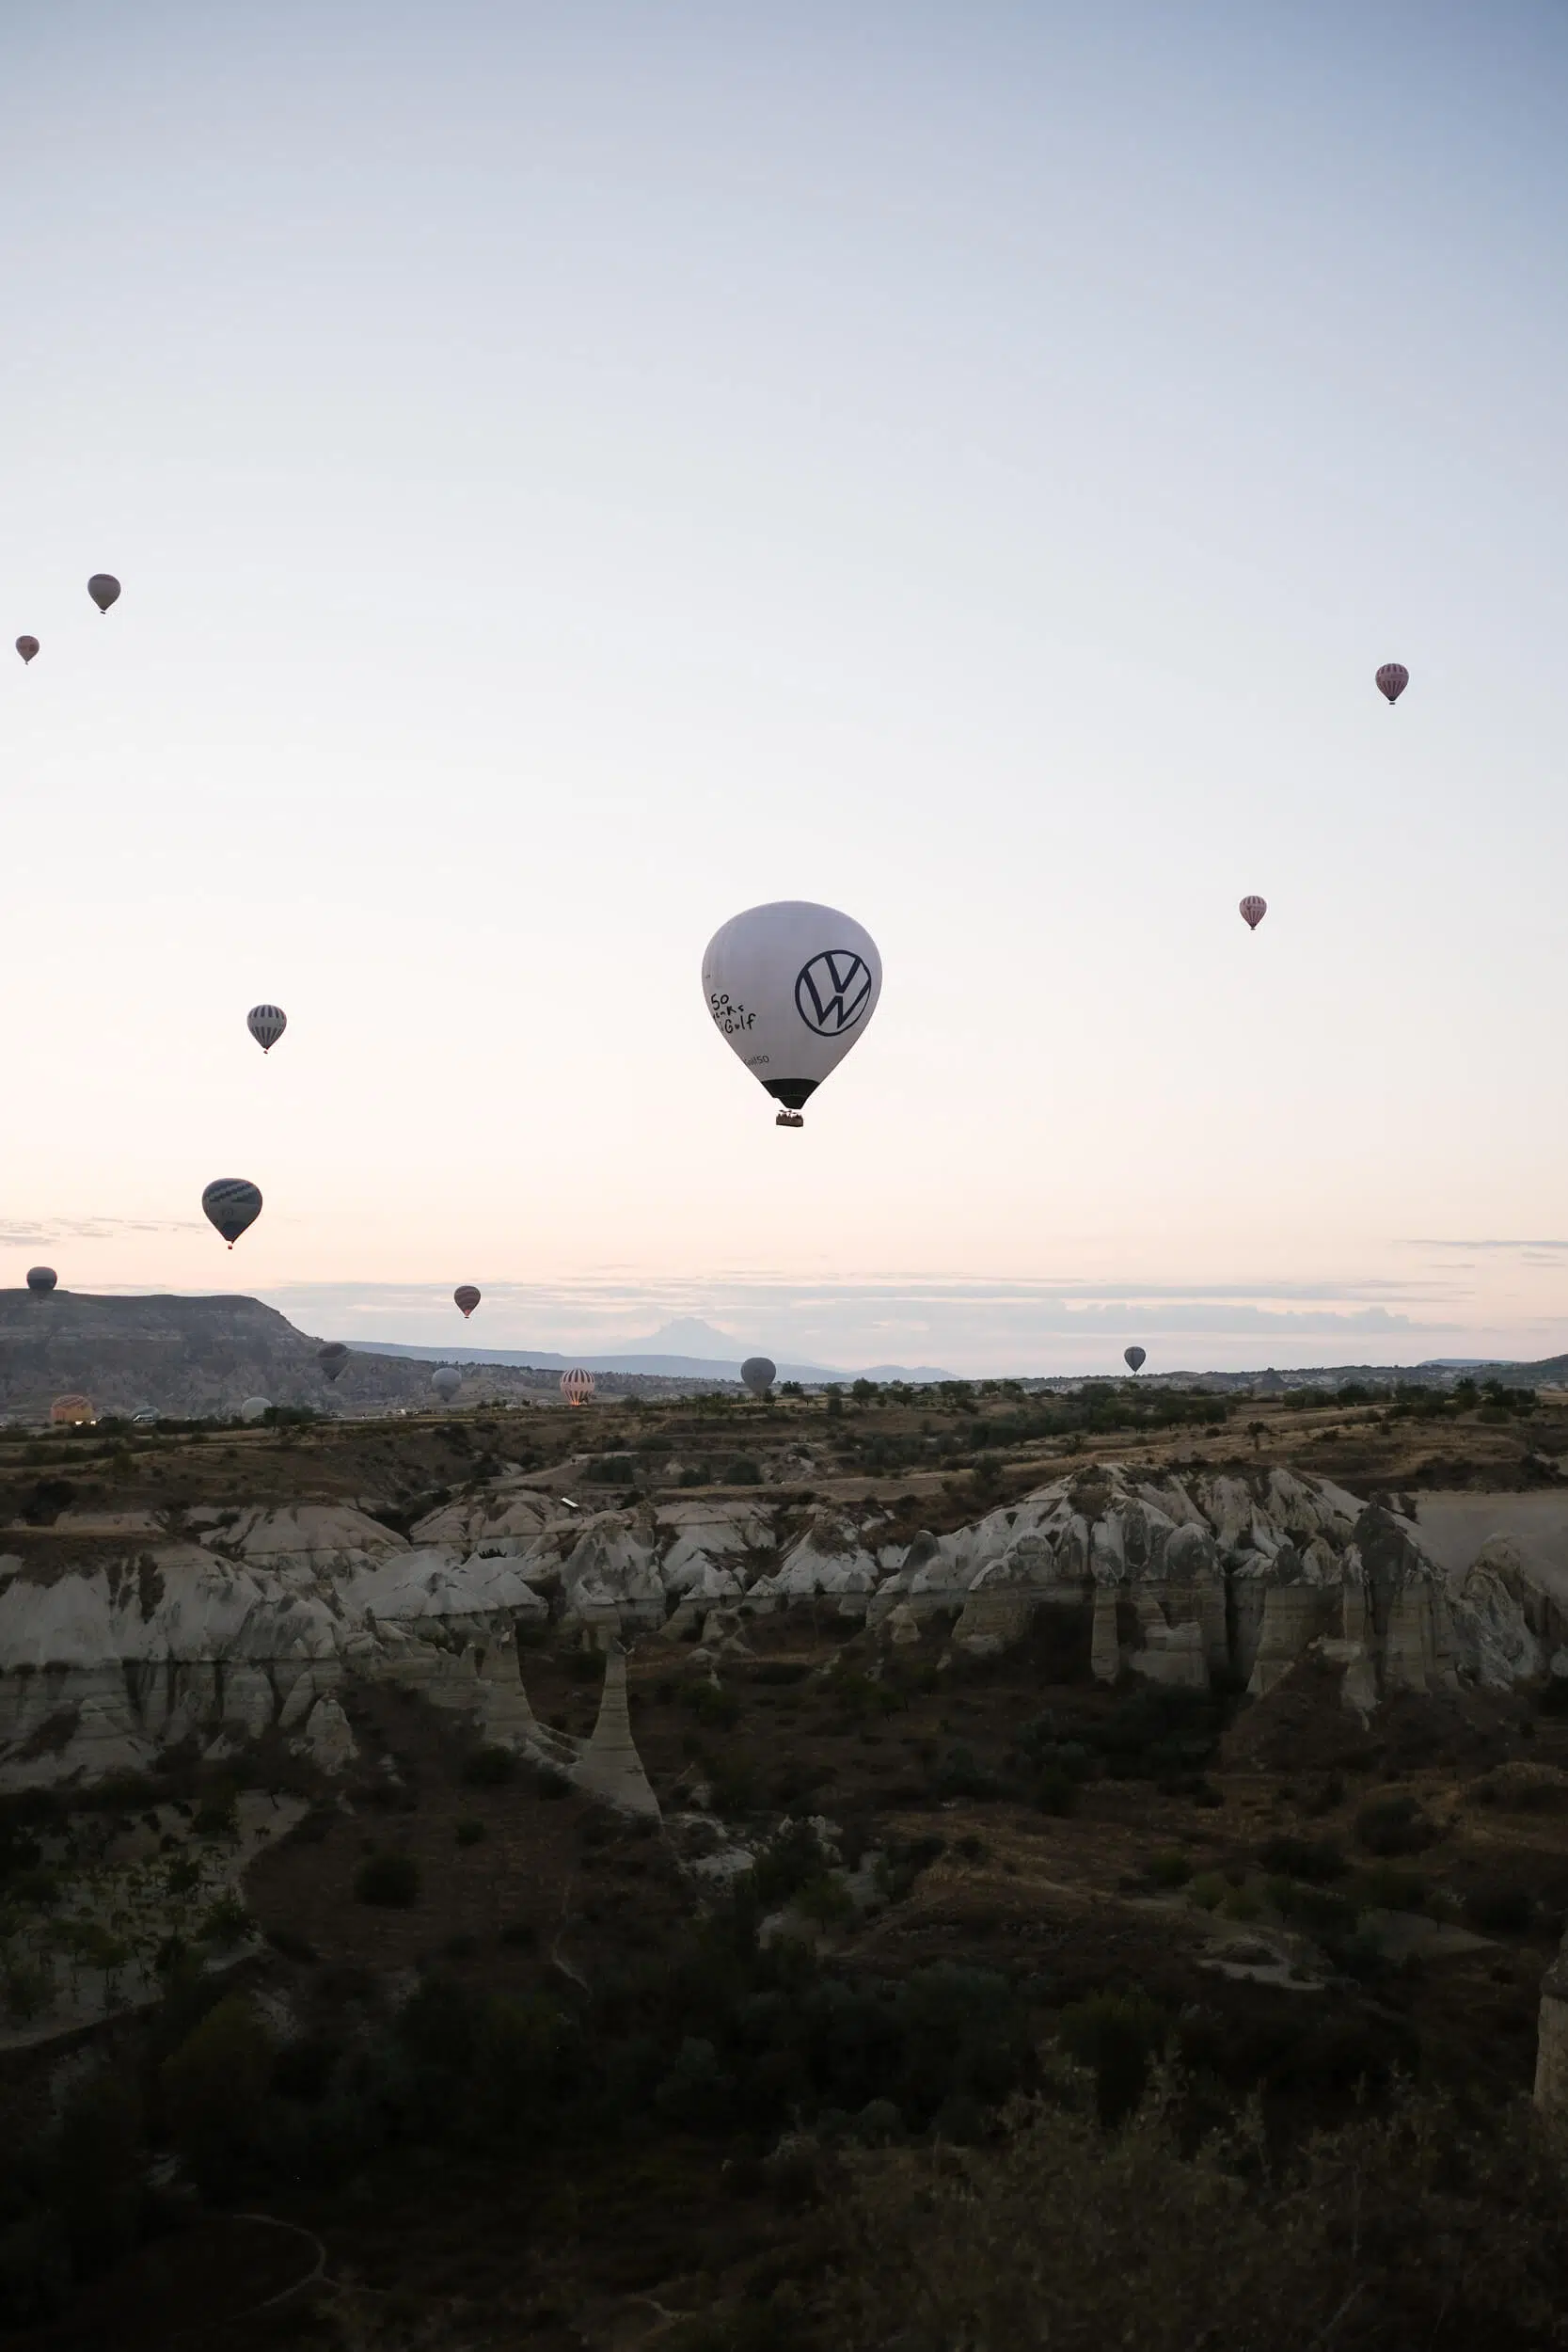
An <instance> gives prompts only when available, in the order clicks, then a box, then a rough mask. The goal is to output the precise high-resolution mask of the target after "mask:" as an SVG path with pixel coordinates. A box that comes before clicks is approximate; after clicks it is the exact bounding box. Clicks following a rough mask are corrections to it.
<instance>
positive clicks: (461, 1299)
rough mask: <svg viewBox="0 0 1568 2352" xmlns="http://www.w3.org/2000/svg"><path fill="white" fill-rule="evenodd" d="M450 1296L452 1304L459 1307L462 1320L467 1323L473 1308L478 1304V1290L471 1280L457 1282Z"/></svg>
mask: <svg viewBox="0 0 1568 2352" xmlns="http://www.w3.org/2000/svg"><path fill="white" fill-rule="evenodd" d="M451 1296H452V1304H453V1305H454V1306H455V1307H459V1308H461V1310H462V1312H463V1320H464V1322H465V1323H467V1320H468V1317H469V1316H470V1315H471V1314H472V1313H473V1311H474V1309H475V1308H476V1307H477V1306H478V1305H479V1293H478V1291H477V1290H475V1288H474V1286H473V1284H472V1283H471V1282H459V1284H458V1285H457V1288H456V1289H455V1290H454V1291H453V1293H452V1295H451Z"/></svg>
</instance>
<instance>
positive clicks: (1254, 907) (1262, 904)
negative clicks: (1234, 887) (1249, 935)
mask: <svg viewBox="0 0 1568 2352" xmlns="http://www.w3.org/2000/svg"><path fill="white" fill-rule="evenodd" d="M1268 911H1269V902H1268V900H1267V899H1266V898H1243V900H1242V920H1243V923H1244V924H1245V925H1246V927H1247V929H1248V930H1249V931H1255V930H1257V929H1258V926H1259V923H1260V922H1261V921H1262V920H1263V917H1264V915H1265V914H1267V913H1268Z"/></svg>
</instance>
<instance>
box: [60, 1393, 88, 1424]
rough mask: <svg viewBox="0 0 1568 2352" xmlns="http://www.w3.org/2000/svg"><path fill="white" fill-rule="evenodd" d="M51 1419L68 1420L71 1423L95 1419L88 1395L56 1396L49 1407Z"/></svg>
mask: <svg viewBox="0 0 1568 2352" xmlns="http://www.w3.org/2000/svg"><path fill="white" fill-rule="evenodd" d="M49 1418H50V1420H51V1421H59V1422H71V1424H72V1425H74V1424H75V1423H77V1422H84V1421H96V1420H97V1419H98V1415H97V1414H96V1413H95V1412H94V1411H93V1409H92V1399H91V1397H90V1396H57V1397H56V1398H55V1402H54V1404H53V1405H51V1406H50V1407H49Z"/></svg>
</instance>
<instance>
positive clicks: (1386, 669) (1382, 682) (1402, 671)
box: [1377, 661, 1410, 703]
mask: <svg viewBox="0 0 1568 2352" xmlns="http://www.w3.org/2000/svg"><path fill="white" fill-rule="evenodd" d="M1409 683H1410V673H1409V671H1408V670H1407V669H1406V668H1405V666H1404V663H1403V662H1402V661H1386V662H1385V663H1384V665H1383V667H1382V669H1381V670H1379V672H1378V674H1377V691H1378V692H1379V693H1380V694H1384V695H1386V697H1387V699H1388V701H1389V702H1391V703H1397V702H1398V701H1399V698H1400V696H1401V695H1402V693H1403V691H1404V690H1405V688H1406V687H1407V686H1408V685H1409Z"/></svg>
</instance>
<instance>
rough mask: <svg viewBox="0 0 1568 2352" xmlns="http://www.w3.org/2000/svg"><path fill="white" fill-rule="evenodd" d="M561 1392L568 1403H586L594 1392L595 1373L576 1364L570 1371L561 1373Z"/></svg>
mask: <svg viewBox="0 0 1568 2352" xmlns="http://www.w3.org/2000/svg"><path fill="white" fill-rule="evenodd" d="M561 1393H562V1396H563V1397H564V1398H565V1399H566V1402H567V1404H568V1405H586V1404H587V1402H588V1400H589V1398H590V1397H591V1396H592V1395H593V1393H594V1375H593V1374H592V1373H591V1372H584V1371H583V1369H582V1367H581V1365H580V1364H575V1365H574V1366H573V1367H572V1370H571V1371H570V1372H563V1373H562V1375H561Z"/></svg>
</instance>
